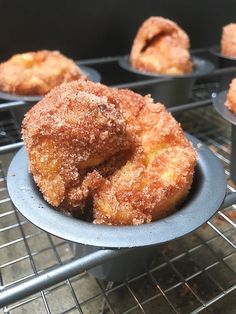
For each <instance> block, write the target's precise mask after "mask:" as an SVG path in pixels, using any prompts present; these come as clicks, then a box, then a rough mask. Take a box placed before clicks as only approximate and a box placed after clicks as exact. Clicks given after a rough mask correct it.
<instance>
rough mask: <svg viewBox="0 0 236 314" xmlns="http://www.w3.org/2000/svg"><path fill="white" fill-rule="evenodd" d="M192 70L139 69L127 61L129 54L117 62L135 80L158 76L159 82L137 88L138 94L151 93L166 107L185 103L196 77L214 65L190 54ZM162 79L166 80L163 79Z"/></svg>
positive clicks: (204, 73)
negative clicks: (158, 71)
mask: <svg viewBox="0 0 236 314" xmlns="http://www.w3.org/2000/svg"><path fill="white" fill-rule="evenodd" d="M192 62H193V66H194V70H193V72H191V73H186V74H181V75H167V74H155V73H150V72H145V71H139V70H136V69H135V68H133V67H132V66H131V65H130V62H129V56H126V57H124V58H121V59H119V61H118V63H119V65H120V67H122V68H123V69H124V70H126V71H128V72H131V73H133V74H134V75H135V77H136V79H137V80H140V79H141V80H142V79H144V78H145V77H146V78H160V83H154V84H153V85H152V86H150V85H149V86H148V88H145V87H142V88H137V89H136V91H137V92H139V93H140V94H143V95H145V94H151V95H152V97H153V98H154V99H155V100H156V101H160V102H163V103H164V104H165V105H166V107H173V106H177V105H180V104H183V103H187V102H188V101H189V98H190V96H191V92H192V88H193V85H194V83H195V81H196V79H197V78H200V77H204V76H206V75H208V74H210V73H211V72H212V71H213V70H214V65H213V63H211V62H210V61H208V60H205V59H203V58H199V57H195V56H192ZM163 79H164V80H165V79H166V81H163Z"/></svg>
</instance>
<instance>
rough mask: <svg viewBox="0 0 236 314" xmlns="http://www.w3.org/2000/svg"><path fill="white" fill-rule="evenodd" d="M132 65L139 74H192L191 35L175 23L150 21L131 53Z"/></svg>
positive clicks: (139, 31) (151, 19) (160, 20)
mask: <svg viewBox="0 0 236 314" xmlns="http://www.w3.org/2000/svg"><path fill="white" fill-rule="evenodd" d="M130 63H131V65H132V66H133V67H134V68H135V69H138V70H140V71H147V72H153V73H163V74H183V73H189V72H191V71H192V62H191V57H190V53H189V38H188V35H187V34H186V33H185V32H184V31H183V30H182V29H181V28H180V27H179V26H178V25H177V24H176V23H174V22H173V21H171V20H169V19H165V18H163V17H158V16H154V17H150V18H148V19H147V20H146V21H144V22H143V24H142V25H141V27H140V28H139V30H138V32H137V35H136V37H135V39H134V42H133V46H132V49H131V53H130Z"/></svg>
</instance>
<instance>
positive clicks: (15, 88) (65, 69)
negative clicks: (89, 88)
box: [0, 50, 85, 95]
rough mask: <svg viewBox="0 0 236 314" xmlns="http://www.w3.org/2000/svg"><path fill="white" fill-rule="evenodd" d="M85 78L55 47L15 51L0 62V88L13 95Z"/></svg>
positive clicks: (40, 92)
mask: <svg viewBox="0 0 236 314" xmlns="http://www.w3.org/2000/svg"><path fill="white" fill-rule="evenodd" d="M79 78H85V77H84V75H83V74H82V73H81V71H80V69H79V67H78V66H77V65H76V63H75V62H74V61H73V60H71V59H68V58H66V57H65V56H63V55H62V54H61V53H60V52H58V51H48V50H42V51H37V52H26V53H22V54H16V55H14V56H13V57H11V58H10V59H9V60H7V61H6V62H3V63H1V64H0V90H1V91H3V92H7V93H11V94H17V95H45V94H46V93H48V92H49V91H50V90H51V89H52V88H53V87H55V86H57V85H59V84H61V83H63V82H69V81H73V80H77V79H79Z"/></svg>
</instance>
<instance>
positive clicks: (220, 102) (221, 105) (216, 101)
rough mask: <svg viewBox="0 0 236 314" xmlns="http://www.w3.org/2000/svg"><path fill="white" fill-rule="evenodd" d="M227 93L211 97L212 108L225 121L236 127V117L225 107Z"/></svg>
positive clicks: (223, 92)
mask: <svg viewBox="0 0 236 314" xmlns="http://www.w3.org/2000/svg"><path fill="white" fill-rule="evenodd" d="M227 92H228V91H222V92H220V93H217V94H214V95H212V101H213V107H214V108H215V110H216V111H217V112H218V113H219V115H221V116H222V117H223V118H224V119H225V120H226V121H228V122H230V123H232V124H233V125H236V116H235V115H234V114H233V113H232V112H231V111H230V110H229V109H228V108H227V107H226V106H225V100H226V96H227Z"/></svg>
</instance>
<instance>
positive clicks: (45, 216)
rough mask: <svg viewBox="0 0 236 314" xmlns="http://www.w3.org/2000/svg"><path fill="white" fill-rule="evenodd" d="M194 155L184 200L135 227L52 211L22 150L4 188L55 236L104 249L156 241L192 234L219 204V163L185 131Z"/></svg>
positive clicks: (221, 177) (22, 209)
mask: <svg viewBox="0 0 236 314" xmlns="http://www.w3.org/2000/svg"><path fill="white" fill-rule="evenodd" d="M188 138H189V140H190V141H191V142H192V143H193V145H194V147H195V149H196V151H197V153H198V164H197V169H196V173H195V176H194V182H193V186H192V190H191V192H190V195H189V198H188V200H187V201H186V202H185V203H184V204H183V206H182V207H181V209H180V210H178V211H177V212H175V213H174V214H172V215H170V216H168V217H166V218H163V219H161V220H157V221H155V222H152V223H150V224H143V225H139V226H107V225H94V224H92V223H89V222H85V221H81V220H79V219H75V218H71V217H68V216H66V215H65V214H62V213H60V212H58V211H56V210H55V209H54V208H52V207H51V206H50V205H49V204H48V203H47V202H46V201H45V200H44V199H43V197H42V195H41V193H40V192H39V191H38V188H37V187H36V185H35V183H34V181H33V179H32V176H31V175H30V174H29V173H28V162H27V158H26V152H25V149H24V148H22V149H20V150H19V151H18V152H17V154H16V155H15V157H14V158H13V160H12V162H11V164H10V167H9V170H8V174H7V187H8V192H9V195H10V197H11V199H12V201H13V203H14V205H15V206H16V208H17V209H18V210H19V211H20V212H21V214H22V215H23V216H25V217H26V218H27V219H28V220H29V221H30V222H32V223H33V224H35V225H36V226H38V227H39V228H41V229H43V230H45V231H47V232H49V233H51V234H53V235H56V236H58V237H60V238H63V239H66V240H69V241H72V242H76V243H81V244H85V245H92V246H97V247H103V248H105V247H106V248H131V247H143V246H150V245H157V244H161V243H164V242H167V241H170V240H173V239H176V238H178V237H181V236H183V235H185V234H187V233H190V232H192V231H193V230H195V229H196V228H198V227H200V226H201V225H202V224H204V223H205V222H206V221H207V220H209V219H210V218H211V217H212V216H213V215H214V214H215V213H216V211H217V210H218V209H219V208H220V206H221V204H222V202H223V200H224V197H225V193H226V180H225V174H224V170H223V167H222V165H221V164H220V162H219V161H218V160H217V158H216V157H215V156H214V155H213V153H212V152H211V151H210V150H209V149H208V147H207V146H206V145H204V144H202V143H200V142H199V140H198V139H196V138H195V137H193V136H191V135H188Z"/></svg>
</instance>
